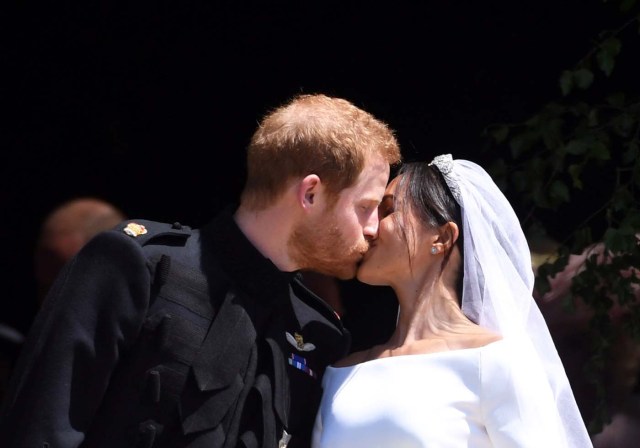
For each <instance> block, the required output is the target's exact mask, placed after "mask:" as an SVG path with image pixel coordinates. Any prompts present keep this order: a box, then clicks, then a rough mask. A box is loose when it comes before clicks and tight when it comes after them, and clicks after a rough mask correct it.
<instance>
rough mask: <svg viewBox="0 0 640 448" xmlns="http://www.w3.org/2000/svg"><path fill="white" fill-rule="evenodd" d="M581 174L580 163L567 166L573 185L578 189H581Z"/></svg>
mask: <svg viewBox="0 0 640 448" xmlns="http://www.w3.org/2000/svg"><path fill="white" fill-rule="evenodd" d="M581 174H582V165H576V164H573V165H570V166H569V175H570V176H571V180H572V182H573V187H574V188H577V189H579V190H582V180H581V179H580V175H581Z"/></svg>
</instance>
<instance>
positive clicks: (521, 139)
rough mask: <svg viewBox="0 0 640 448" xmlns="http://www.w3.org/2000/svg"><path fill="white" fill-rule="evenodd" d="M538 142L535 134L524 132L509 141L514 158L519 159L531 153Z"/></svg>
mask: <svg viewBox="0 0 640 448" xmlns="http://www.w3.org/2000/svg"><path fill="white" fill-rule="evenodd" d="M536 140H537V136H536V134H534V133H533V132H523V133H521V134H518V135H515V136H514V137H512V138H511V140H510V141H509V146H510V148H511V155H512V156H513V158H514V159H518V158H519V157H520V156H522V155H523V154H524V153H526V152H527V151H529V149H531V147H532V146H533V145H534V143H535V141H536Z"/></svg>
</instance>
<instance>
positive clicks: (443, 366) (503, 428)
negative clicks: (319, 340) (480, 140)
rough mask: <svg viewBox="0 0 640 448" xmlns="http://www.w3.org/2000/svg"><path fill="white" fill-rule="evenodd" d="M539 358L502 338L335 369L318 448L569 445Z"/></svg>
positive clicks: (327, 378)
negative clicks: (456, 348) (475, 346)
mask: <svg viewBox="0 0 640 448" xmlns="http://www.w3.org/2000/svg"><path fill="white" fill-rule="evenodd" d="M537 359H538V358H537V357H536V356H532V355H531V352H529V351H528V350H526V349H523V348H522V347H521V346H520V345H519V344H516V343H513V342H510V341H507V340H504V339H503V340H500V341H497V342H493V343H491V344H489V345H486V346H484V347H480V348H470V349H462V350H454V351H447V352H439V353H431V354H422V355H406V356H396V357H389V358H381V359H374V360H371V361H367V362H364V363H361V364H356V365H353V366H349V367H338V368H336V367H328V368H327V370H326V372H325V375H324V377H323V388H324V395H323V399H322V403H321V405H320V409H319V412H318V415H317V418H316V423H315V427H314V433H313V442H312V447H313V448H424V447H432V448H448V447H451V448H453V447H470V448H484V447H532V448H556V447H557V448H560V447H565V446H566V438H565V436H564V434H563V429H562V426H561V424H560V418H559V416H558V411H557V406H556V403H555V401H554V397H553V395H552V391H551V388H550V387H549V384H548V381H547V376H546V374H545V372H544V370H543V369H542V367H541V366H540V365H539V364H537V362H538V361H537ZM534 360H535V361H534Z"/></svg>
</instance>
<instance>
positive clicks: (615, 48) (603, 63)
mask: <svg viewBox="0 0 640 448" xmlns="http://www.w3.org/2000/svg"><path fill="white" fill-rule="evenodd" d="M621 46H622V43H621V42H620V40H619V39H617V38H615V37H609V38H608V39H606V40H605V41H604V42H602V43H601V44H600V49H599V50H598V52H597V54H596V60H597V61H598V67H600V70H602V71H603V72H604V74H605V75H607V76H611V73H612V72H613V68H614V66H615V58H616V56H617V55H618V53H620V48H621Z"/></svg>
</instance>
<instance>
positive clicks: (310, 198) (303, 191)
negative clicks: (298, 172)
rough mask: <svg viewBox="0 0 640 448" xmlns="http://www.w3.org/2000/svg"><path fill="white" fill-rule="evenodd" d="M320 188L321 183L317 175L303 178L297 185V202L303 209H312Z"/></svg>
mask: <svg viewBox="0 0 640 448" xmlns="http://www.w3.org/2000/svg"><path fill="white" fill-rule="evenodd" d="M321 187H322V181H321V180H320V177H319V176H318V175H317V174H309V175H307V176H305V177H304V178H303V179H302V180H301V181H300V183H299V184H298V191H297V200H298V204H300V206H302V208H304V209H309V208H311V207H313V206H314V205H315V204H316V202H317V198H318V195H319V193H320V190H321Z"/></svg>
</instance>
